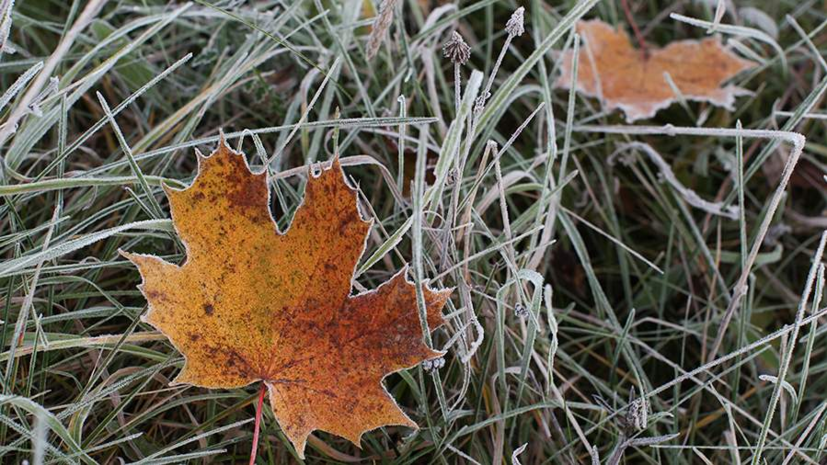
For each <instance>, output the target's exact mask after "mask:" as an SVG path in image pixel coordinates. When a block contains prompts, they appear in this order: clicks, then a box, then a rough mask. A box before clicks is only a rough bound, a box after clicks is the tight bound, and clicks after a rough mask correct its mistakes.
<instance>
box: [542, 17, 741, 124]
mask: <svg viewBox="0 0 827 465" xmlns="http://www.w3.org/2000/svg"><path fill="white" fill-rule="evenodd" d="M577 32H578V33H580V34H581V36H582V37H583V41H584V44H583V46H582V47H581V48H580V53H579V55H578V61H577V63H578V69H577V90H578V91H579V92H581V93H583V94H584V95H587V96H590V97H597V98H599V99H600V100H601V102H602V103H603V107H604V108H605V109H606V110H607V111H612V110H614V109H616V108H620V109H621V110H623V112H624V113H625V114H626V119H627V120H628V121H629V122H633V121H635V120H638V119H643V118H651V117H652V116H655V113H657V112H658V110H660V109H663V108H666V107H668V106H669V105H671V104H672V103H674V102H675V101H677V99H678V93H679V94H680V96H682V97H683V98H684V99H686V100H698V101H705V102H709V103H712V104H714V105H717V106H720V107H724V108H727V109H730V110H731V109H732V106H733V104H734V103H735V97H736V96H737V95H738V94H739V93H742V92H743V90H742V89H740V88H738V87H736V86H733V85H727V86H725V87H721V86H722V85H723V84H724V82H726V81H727V80H728V79H730V78H732V77H733V76H735V75H736V74H738V73H740V72H741V71H744V70H746V69H749V68H752V67H753V66H755V63H753V62H751V61H748V60H744V59H742V58H740V57H738V56H737V55H735V54H734V53H732V51H730V50H729V49H727V48H726V47H724V46H723V45H722V44H721V40H720V39H719V38H717V37H711V38H706V39H703V40H701V41H696V40H682V41H678V42H672V43H671V44H669V45H667V46H666V47H664V48H660V49H651V51H650V53H649V55H648V56H644V53H643V51H641V50H637V49H635V48H634V47H633V46H632V43H631V42H630V41H629V36H628V35H627V34H626V33H625V32H623V31H622V30H616V29H614V28H612V27H611V26H610V25H608V24H606V23H604V22H603V21H600V20H590V21H581V22H580V23H578V24H577ZM573 55H574V53H573V52H572V51H571V50H569V51H567V52H565V53H563V55H562V57H561V58H562V66H561V74H560V77H559V79H558V80H557V83H556V85H557V86H558V87H563V88H570V87H571V85H572V83H571V73H572V64H573ZM667 76H668V77H667ZM669 79H671V80H672V83H670V82H669ZM676 91H677V92H676Z"/></svg>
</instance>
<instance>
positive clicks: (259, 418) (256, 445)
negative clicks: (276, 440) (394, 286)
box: [250, 381, 267, 465]
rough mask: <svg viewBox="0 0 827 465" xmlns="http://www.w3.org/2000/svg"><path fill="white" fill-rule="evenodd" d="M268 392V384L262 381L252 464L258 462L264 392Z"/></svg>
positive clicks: (257, 407)
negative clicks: (257, 454)
mask: <svg viewBox="0 0 827 465" xmlns="http://www.w3.org/2000/svg"><path fill="white" fill-rule="evenodd" d="M266 392H267V385H266V384H264V382H263V381H262V382H261V389H259V391H258V405H256V425H255V431H254V432H253V450H252V451H250V465H254V464H255V463H256V452H258V433H259V431H261V407H262V406H263V405H264V394H265V393H266Z"/></svg>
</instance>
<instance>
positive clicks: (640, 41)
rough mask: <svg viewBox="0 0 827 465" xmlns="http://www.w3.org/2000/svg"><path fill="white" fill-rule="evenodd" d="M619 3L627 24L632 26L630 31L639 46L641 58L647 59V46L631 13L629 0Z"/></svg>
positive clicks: (621, 0) (622, 0)
mask: <svg viewBox="0 0 827 465" xmlns="http://www.w3.org/2000/svg"><path fill="white" fill-rule="evenodd" d="M620 4H621V5H622V6H623V13H624V14H625V15H626V20H627V21H629V25H630V26H632V31H633V32H634V34H635V40H637V43H638V46H640V51H641V53H642V54H643V59H644V60H645V59H648V58H649V48H648V47H647V46H646V40H644V39H643V34H641V32H640V28H638V27H637V22H636V21H635V17H634V15H632V9H631V8H629V0H620Z"/></svg>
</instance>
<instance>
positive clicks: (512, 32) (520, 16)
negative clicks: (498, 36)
mask: <svg viewBox="0 0 827 465" xmlns="http://www.w3.org/2000/svg"><path fill="white" fill-rule="evenodd" d="M505 32H507V33H508V35H509V36H511V37H518V36H521V35H523V32H525V8H523V7H520V8H517V9H516V10H514V13H512V14H511V18H509V19H508V22H507V23H505Z"/></svg>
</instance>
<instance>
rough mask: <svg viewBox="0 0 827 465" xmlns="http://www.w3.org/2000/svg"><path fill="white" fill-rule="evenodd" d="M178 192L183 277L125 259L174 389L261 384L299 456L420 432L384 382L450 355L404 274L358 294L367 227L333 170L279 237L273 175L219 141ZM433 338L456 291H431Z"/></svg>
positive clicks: (174, 195)
mask: <svg viewBox="0 0 827 465" xmlns="http://www.w3.org/2000/svg"><path fill="white" fill-rule="evenodd" d="M198 162H199V163H198V165H199V168H198V175H197V177H196V179H195V181H193V183H192V185H191V186H190V187H189V188H187V189H184V190H173V189H166V193H167V197H168V198H169V202H170V206H171V209H172V218H173V222H174V224H175V229H176V230H177V232H178V234H179V235H180V237H181V239H182V240H183V242H184V244H185V245H186V249H187V259H186V262H185V263H184V264H183V265H180V266H178V265H174V264H171V263H167V262H165V261H163V260H161V259H160V258H157V257H154V256H149V255H138V254H130V253H124V255H125V256H126V257H127V258H129V259H130V260H131V261H132V262H133V263H135V264H136V265H137V266H138V268H139V270H140V272H141V276H142V277H143V284H142V285H141V291H142V292H143V294H144V296H146V299H147V300H148V301H149V304H150V308H149V311H148V312H147V314H146V315H145V317H144V320H145V321H146V322H148V323H149V324H151V325H152V326H154V327H155V328H157V329H158V330H160V331H161V332H162V333H164V334H165V335H166V336H167V337H169V339H170V341H172V343H173V345H175V347H176V348H177V349H178V350H179V351H180V352H181V353H182V354H183V355H184V357H185V358H186V362H185V365H184V369H183V371H182V372H181V373H180V374H179V375H178V377H177V378H176V379H175V380H174V383H175V384H182V383H184V384H192V385H196V386H201V387H206V388H238V387H242V386H246V385H249V384H251V383H254V382H258V381H261V382H263V383H265V385H266V387H267V389H268V390H269V397H270V403H271V405H272V408H273V412H274V414H275V416H276V418H277V420H278V422H279V424H280V426H281V427H282V429H283V431H284V433H285V435H286V436H287V438H288V439H290V441H291V442H292V443H293V445H294V447H295V448H296V450H297V452H298V454H299V456H301V457H303V456H304V448H305V443H306V441H307V437H308V435H309V434H310V433H311V432H312V431H314V430H323V431H327V432H329V433H332V434H336V435H338V436H342V437H345V438H347V439H349V440H350V441H352V442H353V443H355V444H356V445H357V446H358V445H359V441H360V438H361V436H362V434H363V433H364V432H365V431H368V430H371V429H374V428H377V427H380V426H385V425H405V426H410V427H416V424H415V423H414V422H413V421H412V420H411V419H410V418H409V417H408V416H407V415H405V414H404V413H403V412H402V410H400V408H399V407H398V406H397V404H396V402H395V401H394V399H393V398H392V397H391V396H390V395H389V394H388V392H387V391H386V390H385V388H384V386H383V384H382V379H383V378H384V377H385V376H387V375H388V374H390V373H393V372H396V371H399V370H402V369H405V368H409V367H411V366H414V365H416V364H418V363H420V362H422V361H424V360H429V359H433V358H437V357H439V356H441V355H442V354H441V353H440V352H436V351H434V350H431V349H429V348H428V347H427V346H426V345H425V343H424V342H423V334H422V326H421V323H420V319H419V313H418V310H417V303H416V289H415V286H414V285H413V284H412V283H410V282H408V280H407V278H406V269H404V270H402V271H400V272H399V273H397V274H396V275H395V276H394V277H393V278H391V279H390V280H389V281H387V282H386V283H384V284H382V285H381V286H379V287H378V288H377V289H375V290H372V291H369V292H365V293H362V294H358V295H351V294H350V293H351V279H352V277H353V272H354V268H355V266H356V264H357V262H358V260H359V257H360V256H361V255H362V253H363V251H364V249H365V241H366V238H367V234H368V231H369V229H370V227H371V223H370V222H367V221H364V220H363V219H362V218H361V215H360V213H359V210H358V207H357V198H356V192H355V191H354V190H353V189H352V188H351V187H350V186H348V184H347V182H346V180H345V177H344V173H343V172H342V169H341V166H340V165H339V161H338V159H336V160H334V161H333V163H332V167H331V168H329V169H326V170H322V173H321V174H320V175H318V176H313V175H312V174H309V176H308V178H309V179H308V182H307V187H306V190H305V197H304V202H303V204H302V205H301V206H300V207H299V208H298V210H297V211H296V214H295V216H294V218H293V221H292V224H291V226H290V228H289V229H288V230H287V231H286V232H285V233H283V234H282V233H280V232H279V231H278V230H277V226H276V223H275V222H274V221H273V218H272V216H271V213H270V208H269V189H268V185H267V176H266V174H264V173H262V174H253V173H252V172H251V171H250V168H249V167H248V165H247V162H246V160H245V158H244V156H243V155H242V154H238V153H235V152H233V151H232V150H231V149H230V148H228V147H227V146H226V144H224V143H223V142H222V143H221V144H219V148H218V149H217V150H216V151H215V152H214V153H213V154H212V156H210V157H208V158H204V157H201V156H199V159H198ZM422 291H423V295H424V300H425V304H426V307H427V315H428V318H427V320H428V325H429V327H430V328H431V329H433V328H436V327H438V326H439V325H441V324H442V323H443V321H442V316H441V309H442V307H443V305H444V304H445V302H446V301H447V300H448V298H449V295H450V292H451V291H450V290H439V291H434V290H431V289H429V288H428V287H427V286H423V290H422Z"/></svg>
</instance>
